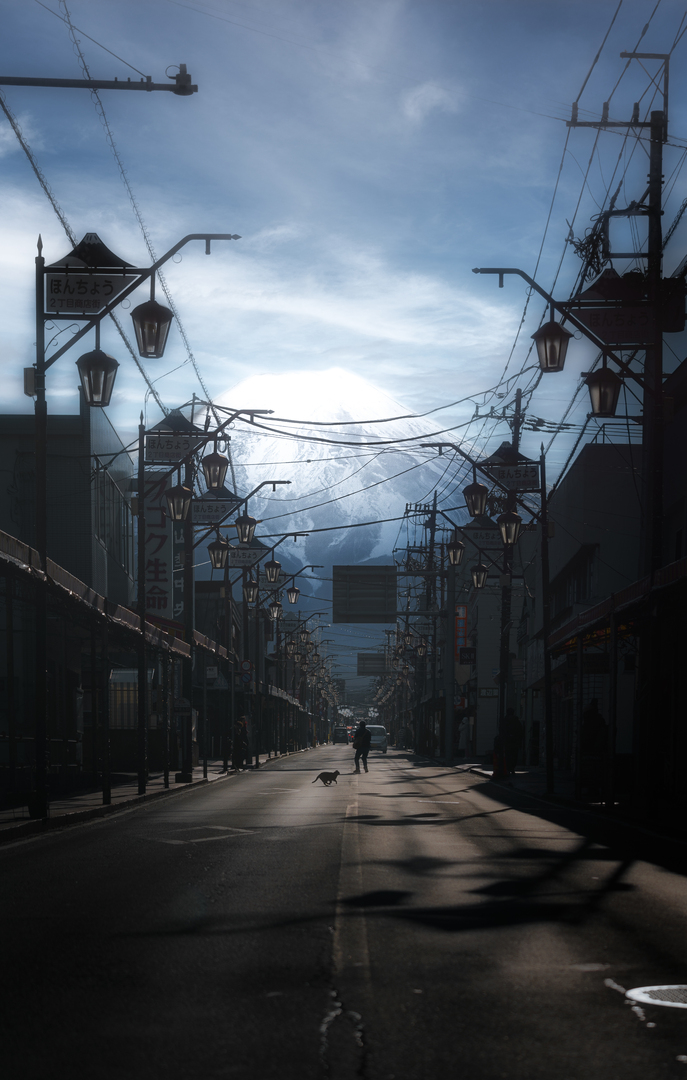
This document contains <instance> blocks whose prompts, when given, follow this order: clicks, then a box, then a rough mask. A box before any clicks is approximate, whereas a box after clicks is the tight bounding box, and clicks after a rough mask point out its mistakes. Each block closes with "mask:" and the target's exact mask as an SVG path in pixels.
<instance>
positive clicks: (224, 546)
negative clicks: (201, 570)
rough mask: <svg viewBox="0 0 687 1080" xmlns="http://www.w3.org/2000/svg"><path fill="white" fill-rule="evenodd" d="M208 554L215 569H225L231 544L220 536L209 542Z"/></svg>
mask: <svg viewBox="0 0 687 1080" xmlns="http://www.w3.org/2000/svg"><path fill="white" fill-rule="evenodd" d="M208 555H209V556H210V565H211V567H212V569H213V570H224V568H225V566H226V565H227V559H228V558H229V544H228V543H227V541H226V540H223V539H222V537H221V536H218V537H217V539H216V540H213V541H212V543H211V544H208Z"/></svg>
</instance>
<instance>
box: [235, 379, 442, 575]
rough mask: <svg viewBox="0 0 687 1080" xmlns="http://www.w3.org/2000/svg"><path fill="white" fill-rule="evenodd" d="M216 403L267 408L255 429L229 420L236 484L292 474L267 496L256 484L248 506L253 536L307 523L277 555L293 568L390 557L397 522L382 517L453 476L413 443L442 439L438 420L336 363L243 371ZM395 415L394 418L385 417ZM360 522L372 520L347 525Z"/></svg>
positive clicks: (248, 485) (397, 513) (246, 487)
mask: <svg viewBox="0 0 687 1080" xmlns="http://www.w3.org/2000/svg"><path fill="white" fill-rule="evenodd" d="M216 403H217V404H218V405H220V406H223V407H226V408H232V409H233V408H236V409H239V408H240V409H250V408H255V409H272V410H273V415H271V416H267V417H260V416H257V417H256V418H255V420H256V423H255V425H254V426H253V425H250V424H248V423H245V422H243V421H238V422H237V423H235V424H234V425H233V428H232V431H231V455H232V460H233V464H234V470H235V476H236V486H237V490H238V491H239V492H240V493H244V494H245V493H246V492H248V491H251V490H252V489H253V488H255V487H257V485H258V484H259V483H260V482H261V481H264V480H290V481H291V484H290V486H288V487H286V486H283V487H277V489H276V492H274V493H272V492H271V489H270V488H264V489H263V491H262V492H261V493H260V496H258V497H256V498H255V499H253V500H252V501H251V503H250V506H249V510H250V513H252V514H253V515H254V516H255V517H258V518H259V519H260V520H261V525H260V527H259V529H258V534H257V535H260V536H266V535H268V534H272V535H276V534H281V533H285V532H295V531H303V532H308V531H310V530H313V531H312V532H311V533H310V536H309V537H308V538H307V539H305V540H299V541H298V544H297V546H294V545H293V544H292V543H291V542H290V541H287V542H286V543H285V544H284V545H283V547H282V548H280V558H282V553H283V555H284V556H292V557H294V556H295V557H296V559H297V561H298V562H299V563H300V564H301V565H302V564H303V563H322V564H324V565H325V566H326V567H330V566H331V564H333V563H344V564H353V563H365V562H367V563H369V562H370V561H373V562H380V563H382V562H390V561H391V552H392V549H393V547H394V546H395V544H396V542H397V537H398V534H399V525H400V522H399V521H398V520H392V521H385V520H384V519H398V518H401V517H402V516H403V514H404V511H405V508H406V504H408V503H426V502H430V501H431V499H432V493H433V491H434V489H435V487H437V488H438V489H439V491H440V492H441V490H442V489H445V488H446V487H447V486H449V487H450V483H449V481H450V478H451V476H452V475H453V474H454V473H455V469H456V466H455V465H451V464H449V462H450V459H449V458H448V457H446V456H444V457H438V456H437V452H436V451H435V450H428V449H422V448H421V446H420V444H421V443H422V442H431V441H441V439H447V438H448V439H450V435H449V436H447V435H437V434H436V433H437V432H438V431H439V430H440V429H441V427H442V423H441V419H435V418H434V417H425V418H418V417H414V416H412V415H410V416H409V415H408V413H409V410H408V409H407V408H406V407H404V406H403V405H401V404H400V403H399V402H398V401H395V400H394V399H393V398H392V397H390V396H389V395H388V394H386V393H384V392H383V391H381V390H379V389H378V388H377V387H375V386H374V385H373V384H372V383H370V382H368V381H367V380H365V379H363V378H361V377H360V376H358V375H355V374H352V373H350V372H348V371H345V370H342V369H340V368H334V369H331V370H328V371H320V372H313V371H302V372H289V373H286V374H282V375H274V374H269V375H255V376H251V377H249V378H247V379H245V380H244V381H242V382H241V383H239V384H238V385H237V386H234V387H232V389H231V390H229V391H227V392H226V393H224V394H222V395H221V397H219V398H218V399H217V401H216ZM441 416H442V414H439V417H440V418H441ZM394 417H402V419H392V420H391V422H384V421H385V420H387V419H388V418H394ZM399 440H402V441H400V442H399ZM359 522H374V524H371V525H367V526H365V527H353V526H355V525H356V524H357V523H359ZM318 529H321V530H331V531H323V532H317V531H315V530H318ZM401 543H403V540H401ZM283 561H284V559H283V558H282V562H283ZM289 561H290V560H289Z"/></svg>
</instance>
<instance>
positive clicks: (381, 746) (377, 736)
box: [367, 724, 389, 754]
mask: <svg viewBox="0 0 687 1080" xmlns="http://www.w3.org/2000/svg"><path fill="white" fill-rule="evenodd" d="M367 730H368V731H369V732H370V735H371V736H372V739H371V741H370V750H381V751H382V753H383V754H386V751H387V747H388V745H389V736H388V735H387V732H386V728H383V727H382V726H381V724H368V725H367Z"/></svg>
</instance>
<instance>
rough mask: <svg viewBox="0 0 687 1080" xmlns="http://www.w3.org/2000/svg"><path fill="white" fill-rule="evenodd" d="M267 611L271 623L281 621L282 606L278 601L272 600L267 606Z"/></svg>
mask: <svg viewBox="0 0 687 1080" xmlns="http://www.w3.org/2000/svg"><path fill="white" fill-rule="evenodd" d="M267 610H268V612H269V616H270V619H272V621H273V622H276V621H277V619H281V617H282V615H283V613H284V612H283V609H282V606H281V604H280V603H279V601H278V600H273V601H272V603H271V604H270V605H269V606H268V608H267Z"/></svg>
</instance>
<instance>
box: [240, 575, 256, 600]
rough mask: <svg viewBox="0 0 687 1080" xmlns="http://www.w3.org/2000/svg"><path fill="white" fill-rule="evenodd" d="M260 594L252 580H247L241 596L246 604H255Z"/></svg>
mask: <svg viewBox="0 0 687 1080" xmlns="http://www.w3.org/2000/svg"><path fill="white" fill-rule="evenodd" d="M259 592H260V586H259V585H258V583H257V581H255V580H254V579H253V578H249V579H248V581H247V582H246V584H245V585H244V586H243V596H244V599H245V601H246V603H247V604H255V603H256V601H257V599H258V594H259Z"/></svg>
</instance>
